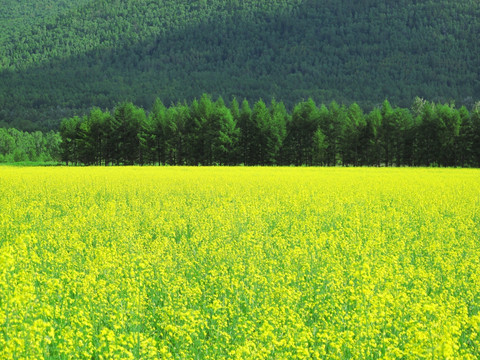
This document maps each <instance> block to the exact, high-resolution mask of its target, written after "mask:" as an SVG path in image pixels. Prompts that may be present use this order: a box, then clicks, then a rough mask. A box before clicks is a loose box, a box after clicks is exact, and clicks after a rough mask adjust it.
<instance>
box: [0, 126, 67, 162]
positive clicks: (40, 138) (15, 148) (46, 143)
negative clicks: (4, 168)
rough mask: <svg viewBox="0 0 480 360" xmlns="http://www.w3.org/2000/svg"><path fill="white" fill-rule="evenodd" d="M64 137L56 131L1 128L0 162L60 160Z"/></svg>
mask: <svg viewBox="0 0 480 360" xmlns="http://www.w3.org/2000/svg"><path fill="white" fill-rule="evenodd" d="M61 142H62V139H61V138H60V134H59V133H58V132H56V131H53V130H52V131H49V132H46V133H43V132H41V131H34V132H27V131H20V130H17V129H15V128H9V129H6V128H0V163H15V162H24V161H30V162H39V163H45V162H49V161H59V160H60V158H61V154H60V143H61Z"/></svg>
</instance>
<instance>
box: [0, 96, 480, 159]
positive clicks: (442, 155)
mask: <svg viewBox="0 0 480 360" xmlns="http://www.w3.org/2000/svg"><path fill="white" fill-rule="evenodd" d="M60 137H61V140H62V141H61V144H60V152H59V154H60V156H61V160H62V161H65V162H66V163H67V164H72V163H73V164H85V165H134V164H140V165H143V164H152V165H153V164H167V165H240V164H243V165H297V166H299V165H327V166H336V165H344V166H452V167H454V166H465V167H480V102H477V103H476V104H475V106H474V107H473V108H472V110H471V111H469V110H468V109H467V108H466V107H464V106H462V107H460V108H458V109H457V108H456V107H455V106H454V105H453V104H435V103H432V102H427V101H425V100H423V99H421V98H416V99H415V102H414V103H413V105H412V107H411V109H407V108H401V107H395V108H393V107H392V106H391V105H390V103H389V102H388V101H387V100H385V101H384V102H383V104H382V105H381V107H377V108H374V109H373V110H372V111H370V112H368V113H365V112H364V111H363V109H362V108H361V107H360V106H359V105H358V104H357V103H353V104H352V105H350V106H348V107H346V106H343V105H339V104H338V103H336V102H331V103H330V104H329V105H328V106H325V105H321V106H317V105H316V104H315V102H314V101H313V100H312V99H309V100H308V101H304V102H300V103H298V104H296V105H295V106H294V109H293V111H292V112H288V111H287V110H286V107H285V105H284V104H283V103H282V102H277V101H275V100H272V101H271V103H270V104H268V105H267V104H265V103H264V102H263V101H262V100H258V101H257V102H256V103H255V104H253V106H251V105H250V104H249V102H248V101H247V100H244V101H243V102H242V103H241V104H240V103H239V102H238V101H237V100H235V99H233V101H231V105H230V106H227V105H226V104H225V102H224V101H223V99H222V98H221V97H220V98H218V99H217V100H216V101H213V100H212V98H211V97H210V96H208V95H203V96H202V98H201V99H200V100H199V101H197V100H194V101H193V102H191V103H190V104H187V103H185V102H184V103H179V104H176V105H172V106H170V107H166V106H164V105H163V103H162V102H161V101H160V100H157V101H156V102H155V104H154V106H153V110H152V111H151V112H149V113H148V114H147V113H146V112H145V110H144V109H142V108H140V107H137V106H135V105H133V104H132V103H128V102H126V103H122V104H120V105H118V106H117V107H116V108H115V109H114V111H113V112H109V111H102V110H100V109H98V108H97V109H93V110H92V111H91V112H90V114H89V115H86V116H83V117H72V118H66V119H64V120H63V121H62V123H61V126H60ZM0 149H1V148H0Z"/></svg>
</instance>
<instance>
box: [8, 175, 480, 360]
mask: <svg viewBox="0 0 480 360" xmlns="http://www.w3.org/2000/svg"><path fill="white" fill-rule="evenodd" d="M380 358H381V359H478V358H480V171H479V170H465V169H464V170H456V169H353V168H242V167H238V168H184V167H182V168H169V167H146V168H141V167H125V168H120V167H117V168H113V167H109V168H14V167H0V359H380Z"/></svg>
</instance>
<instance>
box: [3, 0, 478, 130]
mask: <svg viewBox="0 0 480 360" xmlns="http://www.w3.org/2000/svg"><path fill="white" fill-rule="evenodd" d="M4 2H5V1H4ZM8 3H10V1H8ZM17 3H18V4H25V5H24V6H25V9H27V8H29V5H27V2H26V1H23V0H22V1H17ZM41 3H45V6H44V7H43V8H41V7H40V5H39V7H37V8H35V9H36V10H35V11H37V10H38V11H39V12H40V13H42V14H43V16H40V20H38V19H36V20H35V21H31V22H30V25H28V26H27V25H26V26H16V25H15V26H14V25H13V24H14V22H12V19H21V17H15V16H17V15H18V14H19V13H20V11H19V10H18V9H19V8H18V9H17V10H16V12H15V11H14V13H12V14H11V15H9V16H3V17H2V18H1V20H0V22H1V24H0V29H4V28H5V27H9V29H10V31H9V32H6V33H5V34H6V35H5V37H6V38H5V40H2V42H1V44H0V126H1V125H4V126H5V125H13V126H15V127H17V128H20V129H33V128H36V127H40V128H42V129H55V128H58V124H59V123H60V120H61V119H62V118H64V117H70V116H73V115H81V114H83V113H87V112H88V111H89V109H91V108H92V107H93V106H98V107H100V108H103V109H105V108H110V109H111V108H113V107H114V106H115V105H116V104H118V103H119V102H121V101H132V102H134V103H135V104H137V105H139V106H142V107H144V108H146V109H151V107H152V105H153V102H154V100H155V99H156V98H160V99H162V101H163V102H164V103H166V104H170V103H172V102H177V101H183V100H184V99H185V100H187V101H191V100H192V99H194V98H198V97H199V96H200V95H201V94H202V93H203V92H207V93H210V94H212V95H213V96H215V97H216V96H219V95H221V96H223V97H224V98H225V99H232V98H233V96H236V97H237V98H238V99H243V98H246V99H248V100H250V101H256V100H257V99H259V98H263V99H265V100H266V101H269V100H270V99H271V98H272V97H275V98H277V99H279V100H282V101H284V102H285V104H286V106H287V108H292V107H293V105H294V104H295V103H297V102H298V101H301V100H302V99H306V98H308V97H312V98H313V99H314V100H315V101H316V102H318V103H330V101H332V100H336V101H337V102H339V103H341V104H342V103H344V104H349V103H352V102H358V103H359V104H360V105H362V106H363V107H364V108H372V107H373V106H377V105H380V104H381V103H382V101H383V100H384V99H385V98H388V99H389V100H390V102H391V103H392V104H395V105H399V106H405V107H409V106H411V104H412V102H413V99H414V98H415V96H420V97H423V98H426V99H429V100H431V101H436V102H449V101H451V100H454V101H455V102H456V103H457V105H466V106H467V107H468V108H471V107H472V106H473V103H474V101H475V100H478V99H479V98H480V76H479V71H480V70H479V69H480V56H478V54H479V53H480V38H479V37H478V34H479V33H480V3H479V2H478V1H472V0H460V1H447V0H438V1H432V0H428V1H426V0H421V1H420V0H419V1H412V0H408V1H407V0H395V1H394V0H382V1H378V0H375V1H374V0H363V1H347V0H335V1H334V0H322V1H320V0H282V1H279V0H262V1H253V0H222V1H220V0H163V1H153V0H110V1H106V0H91V1H83V2H82V1H80V2H78V1H76V2H75V6H73V7H72V4H73V1H66V0H65V1H53V0H51V1H42V2H41ZM48 3H51V4H52V5H51V7H49V6H47V5H48ZM12 4H13V2H12ZM62 4H63V5H62ZM18 6H20V5H18ZM30 7H31V6H30ZM54 7H55V8H56V9H57V10H58V9H62V10H61V11H60V10H59V11H56V10H55V11H53V10H52V9H53V8H54ZM42 9H43V10H45V12H43V10H42ZM30 10H31V9H30ZM47 10H48V11H47ZM2 11H3V6H2ZM12 11H13V10H12ZM15 14H17V15H15ZM13 26H14V28H12V27H13Z"/></svg>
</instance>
